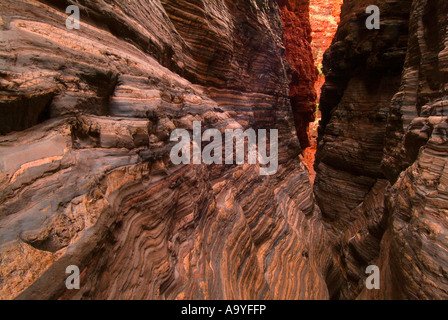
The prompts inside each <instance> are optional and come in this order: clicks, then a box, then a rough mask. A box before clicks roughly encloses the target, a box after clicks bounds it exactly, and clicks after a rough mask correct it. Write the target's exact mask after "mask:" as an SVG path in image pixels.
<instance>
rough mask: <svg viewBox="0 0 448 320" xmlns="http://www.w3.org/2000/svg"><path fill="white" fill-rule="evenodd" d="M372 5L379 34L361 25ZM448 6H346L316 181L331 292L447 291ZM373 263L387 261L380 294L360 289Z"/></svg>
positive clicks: (329, 75) (330, 55)
mask: <svg viewBox="0 0 448 320" xmlns="http://www.w3.org/2000/svg"><path fill="white" fill-rule="evenodd" d="M371 4H374V5H377V6H378V7H379V8H380V12H381V28H380V30H367V28H366V27H365V25H364V22H365V19H366V17H367V15H366V14H365V9H366V7H367V5H371ZM447 8H448V6H447V3H446V1H437V0H434V1H431V0H413V1H412V0H397V1H387V2H384V1H369V2H368V3H367V1H347V0H346V1H344V4H343V6H342V14H341V23H340V25H339V28H338V31H337V33H336V36H335V39H334V40H333V44H332V46H331V48H330V49H329V50H328V51H327V52H326V53H325V58H324V72H325V75H326V83H325V85H324V87H323V90H322V96H321V100H320V108H321V111H322V121H321V123H320V128H319V130H320V132H319V134H320V136H319V145H318V150H317V156H316V159H317V161H316V164H315V168H316V171H317V177H316V182H315V186H314V191H315V196H316V200H317V203H318V205H319V207H320V209H321V210H322V214H323V218H324V221H325V224H326V225H327V226H328V228H329V230H330V233H329V234H330V238H331V240H330V242H332V243H333V244H332V251H333V256H334V257H335V258H334V259H333V261H334V262H335V265H334V266H333V267H332V269H331V271H330V272H329V275H331V277H327V278H328V279H329V280H328V281H327V284H328V287H329V291H330V296H331V297H333V298H345V299H354V298H360V299H446V298H447V297H448V277H447V274H448V273H447V270H448V269H447V268H448V250H447V249H448V247H447V243H448V242H447V240H448V238H447V237H446V234H447V231H448V228H447V227H448V225H447V221H446V214H447V209H448V203H447V195H446V186H447V183H446V182H447V180H446V170H445V169H444V168H445V167H446V164H447V154H448V153H447V150H446V148H445V147H446V133H445V127H447V125H448V124H447V117H446V115H444V114H446V112H444V106H445V100H446V99H447V93H446V88H447V79H448V78H447V77H446V65H447V54H446V51H447V49H446V48H447V39H448V38H447V36H448V34H447V24H448V20H447V15H448V11H447ZM337 259H339V261H337ZM368 265H377V266H379V267H380V269H381V279H382V280H381V290H367V289H366V288H365V285H364V281H365V277H366V275H363V273H364V271H365V269H366V267H367V266H368Z"/></svg>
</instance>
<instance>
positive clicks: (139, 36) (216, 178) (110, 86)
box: [0, 0, 329, 299]
mask: <svg viewBox="0 0 448 320" xmlns="http://www.w3.org/2000/svg"><path fill="white" fill-rule="evenodd" d="M69 4H72V2H71V1H50V0H48V1H35V0H27V1H9V0H5V1H2V2H1V3H0V12H1V20H0V21H1V25H0V33H1V34H0V39H1V42H2V46H1V47H0V48H1V49H0V57H1V61H2V71H1V82H0V100H1V103H0V113H1V117H0V118H1V120H0V133H1V134H2V136H1V137H0V150H1V151H0V272H1V274H0V282H1V286H0V288H1V289H0V298H1V299H11V298H16V297H17V298H19V299H30V298H32V299H48V298H50V299H57V298H63V299H78V298H82V299H98V298H102V299H106V298H107V299H298V298H301V299H315V298H328V290H327V287H326V283H325V275H326V272H327V270H328V269H329V262H328V254H325V253H324V252H325V251H326V250H327V249H326V246H325V234H324V231H323V225H322V223H321V219H320V211H319V209H318V208H317V206H316V205H315V203H314V199H313V194H312V190H311V187H310V183H309V178H308V176H307V173H306V170H305V168H304V166H303V164H302V163H301V162H300V160H299V158H298V154H299V153H300V150H301V149H300V145H299V142H298V140H297V135H296V130H295V127H294V118H293V114H292V112H291V104H290V94H289V90H288V89H289V84H290V79H288V76H287V67H286V66H287V63H286V61H285V60H284V46H283V41H282V32H283V28H282V23H281V22H282V20H281V12H280V10H279V7H278V5H277V3H276V2H274V1H243V2H234V1H224V0H219V1H207V0H200V1H177V0H176V1H174V0H172V1H171V0H161V1H146V0H141V1H134V2H126V3H124V2H122V1H102V0H96V1H91V0H89V1H76V4H77V5H78V6H79V7H80V12H81V26H80V27H81V28H80V29H79V30H69V29H67V28H66V27H65V21H66V18H67V14H66V13H65V8H66V7H67V6H68V5H69ZM304 23H305V22H304ZM300 36H301V35H300ZM299 40H300V39H299ZM303 41H304V42H306V40H303ZM305 51H306V50H304V51H303V52H305ZM308 54H309V55H310V54H311V53H310V52H308ZM307 88H308V86H307ZM310 88H312V86H311V87H310ZM301 94H305V95H312V94H311V93H309V92H308V93H304V92H302V93H301ZM193 121H202V124H203V126H202V130H205V129H207V128H212V127H214V128H218V129H221V130H224V129H225V128H242V129H245V128H249V127H252V128H255V129H258V128H260V129H278V130H279V170H278V173H277V174H276V175H273V176H261V175H260V174H259V169H260V167H259V166H258V165H245V166H231V165H213V166H206V165H180V166H175V165H173V164H172V163H171V161H170V158H169V152H170V150H171V147H172V146H173V144H174V143H173V142H170V141H169V137H170V133H171V132H172V131H173V130H174V129H176V128H183V129H187V130H190V131H191V129H192V123H193ZM69 265H76V266H79V267H80V269H81V290H79V291H69V290H67V289H66V287H65V279H66V277H67V274H66V273H65V270H66V267H67V266H69Z"/></svg>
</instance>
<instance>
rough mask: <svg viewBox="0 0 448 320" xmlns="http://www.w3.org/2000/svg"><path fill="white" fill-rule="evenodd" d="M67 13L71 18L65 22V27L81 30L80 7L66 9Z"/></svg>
mask: <svg viewBox="0 0 448 320" xmlns="http://www.w3.org/2000/svg"><path fill="white" fill-rule="evenodd" d="M65 13H67V14H70V16H69V17H68V18H67V19H66V20H65V26H66V27H67V29H69V30H72V29H79V28H80V20H79V19H80V13H79V7H78V6H75V5H71V6H68V7H67V9H65Z"/></svg>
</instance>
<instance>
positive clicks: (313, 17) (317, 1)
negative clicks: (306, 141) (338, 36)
mask: <svg viewBox="0 0 448 320" xmlns="http://www.w3.org/2000/svg"><path fill="white" fill-rule="evenodd" d="M342 2H343V0H310V9H309V11H310V23H311V30H312V32H311V37H312V39H313V40H312V42H311V49H312V52H313V59H314V65H315V66H316V68H318V71H319V75H318V78H317V81H316V82H315V84H314V88H315V89H316V93H317V101H319V98H320V93H321V88H322V86H323V84H324V83H325V75H324V74H323V72H322V68H323V67H322V61H323V59H324V53H325V51H326V50H327V49H328V48H329V47H330V45H331V42H332V41H333V38H334V35H335V33H336V30H337V28H338V25H339V21H340V15H341V6H342Z"/></svg>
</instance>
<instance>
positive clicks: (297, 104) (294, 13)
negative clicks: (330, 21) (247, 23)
mask: <svg viewBox="0 0 448 320" xmlns="http://www.w3.org/2000/svg"><path fill="white" fill-rule="evenodd" d="M277 2H278V4H279V6H280V11H281V15H282V22H283V28H284V31H283V44H284V46H285V58H286V60H287V61H288V62H289V64H290V67H291V70H290V72H289V75H290V78H291V82H290V85H289V95H290V97H291V107H292V111H293V114H294V121H295V125H296V130H297V135H298V137H299V140H300V145H301V147H302V149H305V148H308V147H309V146H310V139H309V131H308V130H309V123H310V122H313V121H314V118H315V112H314V111H315V101H316V92H315V89H314V83H315V82H316V80H317V71H316V68H315V67H314V62H313V55H312V52H311V46H310V42H311V26H310V22H309V0H277Z"/></svg>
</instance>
